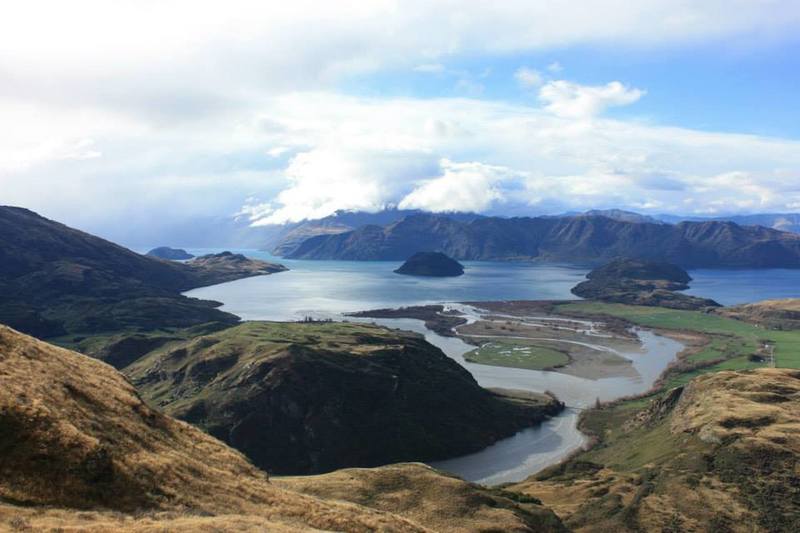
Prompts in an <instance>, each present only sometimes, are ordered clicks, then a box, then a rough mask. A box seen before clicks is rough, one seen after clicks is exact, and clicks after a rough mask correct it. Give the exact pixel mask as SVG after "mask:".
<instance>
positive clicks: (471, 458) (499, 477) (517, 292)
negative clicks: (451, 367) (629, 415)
mask: <svg viewBox="0 0 800 533" xmlns="http://www.w3.org/2000/svg"><path fill="white" fill-rule="evenodd" d="M212 251H216V250H194V251H192V252H193V253H198V252H199V253H203V252H205V253H208V252H212ZM243 252H244V253H245V254H246V255H248V256H250V257H258V258H263V259H267V260H274V258H272V257H270V256H269V255H267V254H265V253H263V252H256V251H252V250H246V251H243ZM281 262H283V263H284V264H286V265H287V266H288V267H289V268H290V270H289V271H288V272H283V273H280V274H277V275H272V276H260V277H255V278H248V279H243V280H238V281H234V282H230V283H223V284H220V285H214V286H211V287H203V288H200V289H195V290H193V291H190V292H188V293H187V295H188V296H193V297H197V298H205V299H210V300H217V301H220V302H223V304H224V305H223V307H222V309H224V310H225V311H229V312H231V313H234V314H237V315H239V316H241V317H242V318H243V319H245V320H279V321H280V320H298V319H300V318H302V317H304V316H312V317H315V318H334V319H341V318H342V317H343V313H345V312H350V311H359V310H365V309H375V308H380V307H400V306H407V305H422V304H430V303H441V302H457V301H481V300H483V301H489V300H503V299H531V300H533V299H566V298H570V297H572V296H571V295H570V293H569V289H570V288H571V287H573V286H574V285H575V284H576V283H577V282H578V281H580V280H581V279H583V277H584V275H585V274H586V272H587V270H586V269H585V268H582V267H578V266H572V265H522V264H508V263H466V267H467V274H465V275H464V276H461V277H459V278H448V279H435V280H432V279H424V278H413V277H408V276H398V275H396V274H393V273H392V270H393V269H394V268H396V267H397V265H396V264H395V263H391V262H348V261H281ZM452 305H453V306H456V307H459V310H460V311H461V312H463V313H465V314H466V315H467V316H468V317H469V318H470V320H475V319H477V318H478V316H479V315H480V310H478V309H475V308H472V307H470V306H463V305H460V306H459V305H458V304H452ZM349 320H353V319H352V318H350V319H349ZM367 320H368V321H370V322H376V323H379V324H382V325H385V326H387V327H391V328H400V329H404V330H411V331H415V332H418V333H420V334H422V335H424V336H425V338H426V339H427V340H428V341H429V342H430V343H431V344H433V345H435V346H437V347H439V348H440V349H441V350H442V351H443V352H444V353H446V354H447V355H448V356H450V357H451V358H453V359H454V360H456V361H457V362H458V363H459V364H461V365H463V366H464V367H465V368H466V369H467V370H469V371H470V372H471V373H472V375H473V376H474V377H475V379H476V380H477V381H478V383H480V384H481V385H482V386H484V387H499V388H507V389H519V390H527V391H534V392H542V391H545V390H549V391H552V392H553V393H555V394H556V395H557V396H558V397H559V399H561V400H562V401H564V402H565V404H566V405H567V406H568V408H567V409H566V410H565V411H564V412H563V413H562V414H561V415H559V416H557V417H554V418H553V419H551V420H549V421H547V422H545V423H543V424H541V425H540V426H538V427H534V428H529V429H526V430H523V431H520V432H519V433H517V434H516V435H514V436H512V437H509V438H507V439H503V440H500V441H498V442H496V443H495V444H493V445H491V446H489V447H488V448H485V449H484V450H482V451H480V452H477V453H474V454H470V455H467V456H463V457H457V458H453V459H449V460H446V461H439V462H436V463H433V466H435V467H436V468H439V469H441V470H444V471H447V472H451V473H454V474H456V475H459V476H461V477H463V478H464V479H467V480H469V481H475V482H479V483H484V484H488V485H494V484H499V483H505V482H513V481H520V480H522V479H524V478H526V477H528V476H530V475H532V474H534V473H536V472H539V471H540V470H542V469H543V468H545V467H547V466H549V465H552V464H554V463H557V462H558V461H560V460H561V459H563V458H564V457H565V456H567V455H569V454H570V453H572V452H573V451H574V450H576V449H578V448H580V447H581V446H583V445H584V444H585V442H586V439H585V436H584V435H583V434H581V433H580V431H578V429H577V427H576V424H577V419H578V415H579V412H580V410H581V409H582V408H584V407H586V406H589V405H591V404H593V403H594V402H595V401H596V399H597V398H599V399H601V400H612V399H615V398H619V397H621V396H627V395H630V394H636V393H641V392H644V391H646V390H648V389H649V388H650V386H651V385H652V383H653V382H654V381H655V379H656V378H657V377H658V376H659V374H660V373H661V372H662V371H663V370H664V368H665V367H666V366H667V365H668V364H669V362H670V361H672V360H673V359H674V358H675V356H676V354H677V353H678V352H679V351H680V350H681V349H682V348H683V346H682V345H681V344H680V343H678V342H676V341H674V340H671V339H668V338H666V337H662V336H659V335H656V334H654V333H652V332H649V331H646V330H638V331H637V332H636V333H637V335H638V336H639V339H640V341H641V345H642V349H641V350H635V351H631V352H620V355H622V356H623V357H625V358H627V359H629V360H631V362H632V363H633V366H634V368H635V369H636V370H637V371H638V375H637V376H635V377H624V378H622V377H616V378H605V379H596V380H591V379H583V378H579V377H575V376H571V375H567V374H561V373H557V372H543V371H535V370H524V369H517V368H505V367H497V366H487V365H479V364H473V363H468V362H466V361H465V360H464V357H463V356H464V354H465V353H466V352H468V351H470V350H471V349H472V348H473V347H472V346H470V345H468V344H466V343H464V342H463V341H462V340H460V339H458V338H455V337H443V336H441V335H438V334H436V333H434V332H432V331H430V330H428V329H427V328H426V327H425V326H424V324H423V322H421V321H419V320H413V319H367ZM589 339H591V337H587V342H590V340H589ZM597 348H598V349H604V350H606V349H607V348H606V347H603V346H598V347H597Z"/></svg>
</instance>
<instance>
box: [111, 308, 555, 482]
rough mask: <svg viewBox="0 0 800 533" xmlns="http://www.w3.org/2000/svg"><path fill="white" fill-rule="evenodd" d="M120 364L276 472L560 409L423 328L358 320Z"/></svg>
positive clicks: (167, 350)
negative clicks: (454, 353)
mask: <svg viewBox="0 0 800 533" xmlns="http://www.w3.org/2000/svg"><path fill="white" fill-rule="evenodd" d="M124 372H125V373H126V375H128V376H129V377H130V378H131V380H132V381H133V382H134V384H135V385H136V386H137V388H138V390H139V391H140V392H141V394H142V395H143V396H144V397H145V398H146V399H147V400H148V401H150V402H151V403H152V404H153V405H157V406H159V407H160V408H161V409H162V410H163V411H164V412H166V413H167V414H170V415H172V416H175V417H177V418H180V419H182V420H186V421H188V422H191V423H193V424H196V425H197V426H199V427H201V428H203V429H205V430H206V431H208V432H209V433H211V434H212V435H214V436H216V437H218V438H220V439H221V440H223V441H225V442H227V443H229V444H230V445H232V446H234V447H236V448H237V449H239V450H241V451H242V452H244V453H245V454H246V455H247V456H248V457H249V458H250V459H251V460H252V461H253V462H255V463H256V464H257V465H258V466H260V467H262V468H264V469H266V470H268V471H270V472H275V473H283V474H301V473H317V472H327V471H330V470H333V469H336V468H342V467H347V466H375V465H381V464H387V463H393V462H399V461H429V460H438V459H444V458H448V457H453V456H456V455H461V454H465V453H469V452H473V451H477V450H479V449H481V448H484V447H486V446H488V445H489V444H492V443H493V442H495V441H497V440H498V439H500V438H503V437H506V436H510V435H512V434H514V433H515V432H516V431H518V430H520V429H522V428H524V427H529V426H531V425H534V424H536V423H538V422H541V421H542V420H544V419H545V418H547V417H548V416H550V415H553V414H555V413H557V412H558V411H559V410H560V409H561V406H560V404H558V403H557V402H555V401H554V400H553V399H552V398H549V397H543V398H542V400H541V401H533V400H527V401H510V400H508V399H507V398H505V397H501V396H498V395H497V394H495V393H492V392H490V391H488V390H486V389H483V388H481V387H480V386H479V385H478V384H477V382H476V381H475V379H474V378H473V377H472V375H471V374H470V373H469V372H467V371H466V370H465V369H464V368H463V367H461V366H460V365H459V364H458V363H456V362H455V361H453V360H452V359H450V358H449V357H447V356H446V355H445V354H444V353H442V351H441V350H439V349H438V348H436V347H434V346H432V345H431V344H429V343H427V342H426V341H425V340H424V338H422V336H420V335H417V334H414V333H408V332H401V331H394V330H389V329H386V328H382V327H377V326H373V325H367V324H352V323H336V322H333V323H283V322H246V323H243V324H240V325H238V326H235V327H232V328H228V329H225V330H222V331H218V332H215V333H210V334H208V335H201V336H198V337H195V338H192V339H190V340H186V341H173V342H169V343H167V344H165V345H164V346H162V347H160V348H157V349H156V350H154V351H153V352H151V353H150V354H148V355H146V356H144V357H142V358H141V359H139V360H137V361H136V362H135V363H133V364H132V365H130V366H128V367H127V368H125V370H124Z"/></svg>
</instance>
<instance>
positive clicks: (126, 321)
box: [0, 206, 283, 338]
mask: <svg viewBox="0 0 800 533" xmlns="http://www.w3.org/2000/svg"><path fill="white" fill-rule="evenodd" d="M224 259H228V258H227V256H226V258H224ZM233 259H235V258H233ZM195 261H198V260H195ZM256 263H258V264H256ZM271 267H275V268H274V270H272V271H279V270H281V269H283V267H280V266H279V265H272V264H269V263H263V262H250V263H247V264H243V263H242V264H241V265H240V266H237V265H233V264H232V263H231V261H220V260H216V264H214V265H209V264H208V261H205V262H202V261H201V262H198V263H196V264H195V263H191V262H190V263H176V262H172V261H166V260H161V259H156V258H152V257H146V256H143V255H140V254H137V253H135V252H132V251H131V250H128V249H127V248H123V247H122V246H119V245H116V244H114V243H111V242H109V241H106V240H103V239H101V238H99V237H95V236H93V235H90V234H88V233H84V232H82V231H79V230H76V229H73V228H70V227H68V226H65V225H64V224H60V223H58V222H55V221H52V220H49V219H46V218H44V217H41V216H39V215H37V214H36V213H34V212H33V211H29V210H27V209H23V208H19V207H4V206H0V322H3V323H5V324H8V325H10V326H12V327H14V328H15V329H18V330H20V331H23V332H25V333H30V334H32V335H35V336H39V337H45V338H48V337H56V336H60V335H64V334H66V333H97V332H100V331H116V330H121V329H129V328H133V329H143V330H148V329H156V328H161V327H186V326H192V325H196V324H201V323H206V322H215V321H219V322H225V323H235V322H237V321H238V318H237V317H236V316H234V315H231V314H229V313H224V312H222V311H219V310H218V309H216V307H218V306H219V304H218V303H216V302H209V301H204V300H198V299H195V298H187V297H184V296H181V294H180V293H181V292H183V291H186V290H189V289H192V288H195V287H200V286H203V285H210V284H214V283H221V282H223V281H230V280H232V279H237V278H241V277H247V276H252V275H257V274H263V273H267V271H268V270H270V269H271Z"/></svg>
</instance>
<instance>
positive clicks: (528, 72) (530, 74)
mask: <svg viewBox="0 0 800 533" xmlns="http://www.w3.org/2000/svg"><path fill="white" fill-rule="evenodd" d="M514 79H515V80H517V83H519V84H520V86H521V87H523V88H525V89H531V88H533V87H538V86H539V85H541V84H542V81H543V80H542V75H541V74H540V73H539V71H538V70H535V69H532V68H528V67H520V68H518V69H517V70H516V71H515V72H514Z"/></svg>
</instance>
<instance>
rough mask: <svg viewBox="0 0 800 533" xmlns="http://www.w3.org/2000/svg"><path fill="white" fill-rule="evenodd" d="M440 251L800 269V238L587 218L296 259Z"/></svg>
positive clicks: (396, 229) (334, 243)
mask: <svg viewBox="0 0 800 533" xmlns="http://www.w3.org/2000/svg"><path fill="white" fill-rule="evenodd" d="M421 250H426V251H440V252H443V253H445V254H447V255H449V256H451V257H453V258H456V259H461V260H493V261H510V260H539V261H551V262H559V261H562V262H582V263H588V264H597V263H600V262H605V261H608V260H611V259H613V258H615V257H630V258H637V259H653V260H661V261H669V262H671V263H675V264H678V265H681V266H683V267H686V268H696V267H755V268H760V267H786V268H800V235H797V234H794V233H788V232H783V231H778V230H774V229H770V228H765V227H760V226H740V225H739V224H736V223H733V222H726V221H704V222H681V223H678V224H674V225H673V224H667V223H664V222H660V221H656V222H651V221H647V220H645V221H630V220H620V219H619V218H618V217H617V218H609V217H608V216H605V215H603V216H600V215H596V214H595V215H592V214H581V215H573V216H562V217H536V218H529V217H520V218H500V217H475V218H473V219H472V220H467V221H465V220H457V219H454V218H451V217H448V216H441V215H430V214H424V215H412V216H407V217H405V218H403V219H401V220H398V221H396V222H393V223H390V224H387V225H384V226H381V225H366V226H362V227H360V228H357V229H355V230H351V231H346V232H343V233H336V234H327V235H317V236H313V237H310V238H308V239H306V240H304V241H303V242H302V243H300V244H299V245H298V246H297V247H296V248H295V249H294V250H293V251H291V252H290V253H288V254H286V257H289V258H293V259H346V260H362V261H363V260H395V261H400V260H405V259H407V258H408V257H410V256H411V255H413V254H414V253H416V252H418V251H421Z"/></svg>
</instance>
